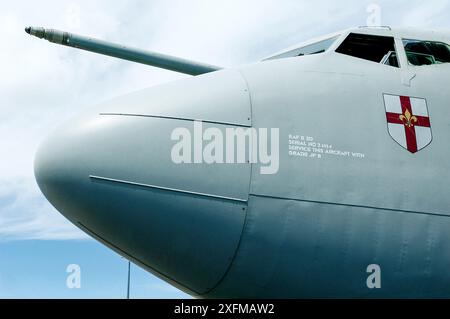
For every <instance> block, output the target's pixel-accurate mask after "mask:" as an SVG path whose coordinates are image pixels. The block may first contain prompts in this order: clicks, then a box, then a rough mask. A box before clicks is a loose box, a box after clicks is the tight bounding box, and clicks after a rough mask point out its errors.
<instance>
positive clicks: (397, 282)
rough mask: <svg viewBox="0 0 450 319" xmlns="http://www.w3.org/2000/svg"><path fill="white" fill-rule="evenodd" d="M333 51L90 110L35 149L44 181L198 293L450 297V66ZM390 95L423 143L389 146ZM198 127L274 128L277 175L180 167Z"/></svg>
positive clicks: (111, 236)
mask: <svg viewBox="0 0 450 319" xmlns="http://www.w3.org/2000/svg"><path fill="white" fill-rule="evenodd" d="M359 32H374V33H381V34H384V33H387V32H390V31H380V30H376V31H372V30H369V31H368V30H365V31H364V30H363V31H359ZM393 36H395V37H396V40H397V41H399V40H400V38H401V36H398V35H397V34H395V33H394V35H393ZM343 37H344V35H343ZM397 38H398V39H397ZM337 45H338V43H336V44H335V46H334V47H332V48H330V50H327V52H325V53H321V54H316V55H310V56H303V57H292V58H283V59H275V60H269V61H265V62H261V63H256V64H253V65H249V66H244V67H241V68H236V69H224V70H220V71H216V72H212V73H208V74H204V75H200V76H197V77H192V78H189V79H184V80H180V81H176V82H172V83H169V84H165V85H161V86H157V87H152V88H149V89H146V90H143V91H139V92H136V93H132V94H129V95H126V96H122V97H119V98H117V99H114V100H112V101H110V102H107V103H104V104H102V105H99V106H97V107H94V108H92V109H90V110H89V111H87V112H86V113H84V114H81V115H80V116H78V117H77V118H75V119H73V120H72V121H70V122H69V123H66V124H64V126H62V127H61V128H60V129H58V130H57V131H56V132H55V133H54V134H53V135H51V136H50V137H49V138H48V139H47V140H46V141H45V142H44V143H43V144H42V145H41V147H40V149H39V151H38V154H37V156H36V162H35V172H36V178H37V181H38V184H39V186H40V188H41V190H42V191H43V193H44V194H45V196H46V197H47V198H48V199H49V201H50V202H51V203H52V204H53V205H54V206H55V207H56V208H57V209H58V210H59V211H60V212H61V213H62V214H63V215H64V216H66V217H67V218H68V219H69V220H70V221H71V222H73V223H74V224H75V225H77V226H78V227H80V228H81V229H82V230H84V231H85V232H87V233H88V234H89V235H91V236H92V237H94V238H96V239H97V240H99V241H101V242H102V243H104V244H105V245H107V246H108V247H110V248H111V249H113V250H115V251H116V252H118V253H119V254H121V255H122V256H124V257H126V258H128V259H130V260H132V261H133V262H134V263H136V264H138V265H140V266H141V267H143V268H144V269H146V270H148V271H149V272H151V273H153V274H155V275H156V276H158V277H160V278H162V279H164V280H166V281H168V282H169V283H171V284H172V285H174V286H176V287H178V288H180V289H182V290H183V291H185V292H188V293H189V294H191V295H193V296H196V297H202V298H241V297H242V298H318V297H319V298H320V297H325V298H339V297H356V298H365V297H372V298H381V297H388V298H389V297H450V271H449V269H450V219H449V215H450V196H449V194H448V191H449V189H450V187H449V186H450V164H449V160H448V158H449V156H450V147H449V144H448V140H449V139H448V138H449V137H450V125H449V123H450V122H449V119H450V106H449V90H448V83H450V65H448V64H447V65H444V64H442V65H436V66H428V67H416V68H413V67H412V66H409V65H408V64H407V62H406V57H404V56H402V55H401V53H402V52H401V49H400V48H398V49H399V50H400V51H399V52H398V54H399V55H400V62H401V66H400V68H393V67H390V66H388V65H382V64H379V63H374V62H370V61H365V60H362V59H358V58H354V57H351V56H348V55H343V54H339V53H337V52H335V50H334V49H335V48H336V46H337ZM385 94H390V95H396V96H408V97H417V98H423V99H426V103H427V106H428V112H429V119H430V122H431V130H432V134H433V136H432V142H431V143H429V145H427V146H426V147H425V148H423V149H421V150H420V151H418V152H415V153H411V152H409V151H408V150H405V148H403V147H401V145H399V144H398V143H397V142H396V141H395V140H393V139H392V138H391V136H390V135H389V132H388V129H387V121H386V110H385V105H384V95H385ZM200 120H201V121H202V124H203V126H204V127H205V128H208V127H214V128H218V129H219V130H221V131H225V130H226V128H237V127H239V128H243V129H245V128H250V127H252V128H269V129H270V128H278V129H279V169H278V171H277V173H276V174H261V170H260V168H261V166H262V165H263V164H260V163H247V162H245V163H237V164H218V163H215V164H206V163H201V164H196V163H192V164H187V163H182V164H177V163H174V162H173V161H172V160H171V151H172V148H173V145H174V144H175V142H174V141H173V139H171V135H172V132H173V131H174V129H176V128H180V127H184V128H187V129H188V130H190V131H193V127H194V121H200ZM314 143H315V144H314ZM312 148H314V149H312ZM312 154H315V155H312ZM319 155H320V156H319ZM373 264H375V265H378V266H379V267H380V270H381V272H380V279H381V287H379V288H373V287H372V288H370V287H368V285H367V278H368V276H370V273H368V272H367V267H368V266H369V265H373Z"/></svg>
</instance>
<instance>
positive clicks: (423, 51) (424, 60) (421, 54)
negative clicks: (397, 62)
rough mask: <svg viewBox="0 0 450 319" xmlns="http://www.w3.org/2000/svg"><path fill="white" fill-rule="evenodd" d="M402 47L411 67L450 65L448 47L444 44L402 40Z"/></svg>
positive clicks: (449, 49)
mask: <svg viewBox="0 0 450 319" xmlns="http://www.w3.org/2000/svg"><path fill="white" fill-rule="evenodd" d="M403 45H404V47H405V51H406V56H407V57H408V62H409V63H410V64H412V65H417V66H420V65H431V64H441V63H450V46H449V45H448V44H446V43H443V42H433V41H421V40H409V39H404V40H403Z"/></svg>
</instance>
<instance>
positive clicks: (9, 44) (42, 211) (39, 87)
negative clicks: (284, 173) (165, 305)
mask: <svg viewBox="0 0 450 319" xmlns="http://www.w3.org/2000/svg"><path fill="white" fill-rule="evenodd" d="M373 4H375V6H374V5H373ZM374 7H375V8H378V9H377V10H379V18H380V19H379V20H380V24H382V25H393V26H412V27H423V28H447V29H449V28H450V19H448V16H449V14H450V1H449V0H431V1H426V2H424V1H419V0H409V1H359V0H342V1H331V0H329V1H325V0H317V1H314V2H312V1H300V0H277V1H268V0H251V1H245V2H244V1H237V0H233V1H231V0H228V1H219V0H217V1H209V0H208V1H206V0H193V1H181V0H180V1H175V0H164V1H163V0H161V1H154V0H153V1H152V0H150V1H139V0H136V1H127V2H123V1H121V2H119V1H106V0H96V1H87V0H86V1H82V0H80V1H73V0H62V1H56V0H41V1H38V2H36V1H35V2H31V1H23V0H20V1H4V0H3V1H1V2H0V30H2V40H1V42H0V46H1V47H0V70H2V76H1V77H0V111H1V113H2V114H3V116H2V117H1V118H0V150H1V153H0V155H1V156H0V298H14V297H24V298H33V297H38V298H50V297H58V298H94V297H100V298H122V297H124V296H125V291H126V286H125V284H126V269H127V262H126V261H125V260H124V259H122V258H121V257H120V256H118V255H117V254H115V253H114V252H112V251H110V250H109V249H107V248H106V247H104V246H102V245H101V244H99V243H97V242H96V241H94V240H92V239H90V238H88V237H87V236H86V235H85V234H83V233H82V232H81V231H80V230H78V229H77V228H76V227H74V226H73V225H71V224H70V223H69V222H67V221H66V220H65V219H64V218H63V217H62V216H61V215H60V214H59V213H58V212H56V211H55V209H54V208H52V207H51V205H50V204H49V203H48V202H47V201H46V200H45V198H44V197H43V196H42V194H41V193H40V191H39V189H38V187H37V185H36V183H35V181H34V176H33V158H34V153H35V151H36V148H37V146H38V145H39V142H40V141H41V140H42V139H43V138H44V137H45V136H46V135H47V134H49V133H50V132H51V131H52V130H53V129H54V128H55V127H56V126H57V125H58V124H60V123H62V122H63V121H64V120H65V119H67V118H69V117H71V116H73V115H74V114H76V113H77V112H80V111H82V110H83V109H85V108H88V107H89V106H91V105H95V104H97V103H99V102H101V101H104V100H107V99H110V98H113V97H115V96H119V95H121V94H124V93H127V92H130V91H135V90H138V89H142V88H145V87H149V86H153V85H157V84H160V83H164V82H168V81H172V80H175V79H179V78H182V77H186V75H180V74H176V73H173V72H169V71H165V70H159V69H156V68H151V67H147V66H142V65H138V64H133V63H129V62H126V61H120V60H117V59H113V58H107V57H103V56H99V55H95V54H91V53H87V52H82V51H77V50H74V49H69V48H65V47H61V46H56V45H53V44H50V43H48V42H46V41H42V40H38V39H36V38H32V37H30V36H29V35H27V34H25V32H24V31H23V29H24V27H25V26H27V25H35V26H44V27H53V28H58V29H62V30H67V31H70V32H74V33H80V34H84V35H91V36H95V37H98V38H102V39H105V40H110V41H115V42H119V43H124V44H127V45H130V46H136V47H141V48H144V49H149V50H154V51H160V52H163V53H167V54H172V55H175V56H180V57H184V58H190V59H193V60H198V61H204V62H206V63H211V64H214V65H220V66H225V67H226V66H235V65H241V64H245V63H251V62H254V61H258V59H260V58H263V57H265V56H267V55H269V54H271V53H273V52H277V51H279V50H281V49H283V48H285V47H289V46H292V45H293V44H296V43H299V42H302V41H304V40H307V39H309V38H311V37H315V36H320V35H323V34H327V33H331V32H334V31H337V30H340V29H344V28H347V27H352V26H359V25H365V24H366V23H367V22H368V18H369V17H370V16H371V13H370V12H368V11H371V10H372V9H373V8H374ZM368 9H369V10H368ZM69 264H78V265H80V267H81V288H80V289H68V288H67V287H66V278H67V275H68V274H67V273H66V267H67V265H69ZM131 297H135V298H185V297H188V296H187V295H185V294H183V293H181V292H179V291H178V290H177V289H175V288H172V287H171V286H170V285H168V284H166V283H164V282H162V281H161V280H159V279H157V278H155V277H154V276H152V275H150V274H148V273H146V272H145V271H143V270H141V269H139V268H138V267H137V266H133V268H132V289H131Z"/></svg>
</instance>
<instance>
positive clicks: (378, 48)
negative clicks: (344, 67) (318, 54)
mask: <svg viewBox="0 0 450 319" xmlns="http://www.w3.org/2000/svg"><path fill="white" fill-rule="evenodd" d="M336 52H338V53H342V54H346V55H350V56H353V57H355V58H360V59H364V60H368V61H372V62H376V63H381V64H385V65H390V66H392V67H396V68H398V67H399V63H398V58H397V53H396V51H395V42H394V38H393V37H383V36H377V35H368V34H357V33H350V34H349V36H348V37H347V38H346V39H345V40H344V42H342V44H341V45H340V46H339V48H337V50H336Z"/></svg>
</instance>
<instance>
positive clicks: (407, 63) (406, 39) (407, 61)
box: [399, 37, 450, 69]
mask: <svg viewBox="0 0 450 319" xmlns="http://www.w3.org/2000/svg"><path fill="white" fill-rule="evenodd" d="M399 40H400V43H401V46H402V50H403V55H404V56H405V62H406V64H405V65H407V67H408V68H411V69H414V68H420V67H435V66H436V65H441V64H449V65H450V62H445V63H434V64H422V65H414V64H412V63H411V62H409V59H408V56H407V54H406V48H405V41H422V42H434V43H441V44H445V45H447V46H448V47H449V48H450V44H449V43H447V42H444V41H435V40H423V39H417V38H416V39H412V38H403V37H402V38H400V39H399ZM433 57H434V56H433Z"/></svg>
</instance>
